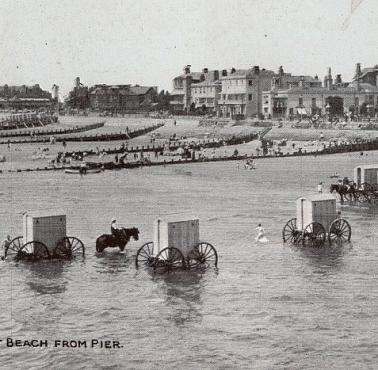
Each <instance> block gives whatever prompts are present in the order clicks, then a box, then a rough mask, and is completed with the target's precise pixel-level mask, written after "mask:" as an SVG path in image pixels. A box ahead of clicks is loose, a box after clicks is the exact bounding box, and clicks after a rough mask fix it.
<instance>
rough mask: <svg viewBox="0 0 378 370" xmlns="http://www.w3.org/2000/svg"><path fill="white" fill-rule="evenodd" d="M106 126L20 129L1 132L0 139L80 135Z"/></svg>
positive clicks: (103, 123)
mask: <svg viewBox="0 0 378 370" xmlns="http://www.w3.org/2000/svg"><path fill="white" fill-rule="evenodd" d="M104 125H105V121H103V122H96V123H91V124H89V125H83V126H74V127H65V128H53V129H52V128H49V129H46V130H41V129H34V130H31V129H28V130H25V129H19V130H17V131H13V132H9V131H6V132H2V131H0V138H3V137H20V136H22V137H25V136H29V137H34V136H43V135H53V136H55V135H63V134H73V133H78V132H85V131H90V130H94V129H96V128H100V127H103V126H104ZM11 142H15V141H12V140H11Z"/></svg>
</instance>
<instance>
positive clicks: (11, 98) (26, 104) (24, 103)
mask: <svg viewBox="0 0 378 370" xmlns="http://www.w3.org/2000/svg"><path fill="white" fill-rule="evenodd" d="M51 106H52V95H51V93H50V92H49V91H46V90H42V89H41V87H40V86H39V85H38V84H36V85H33V86H26V85H21V86H8V85H3V86H0V109H16V110H24V109H29V110H36V109H50V108H51Z"/></svg>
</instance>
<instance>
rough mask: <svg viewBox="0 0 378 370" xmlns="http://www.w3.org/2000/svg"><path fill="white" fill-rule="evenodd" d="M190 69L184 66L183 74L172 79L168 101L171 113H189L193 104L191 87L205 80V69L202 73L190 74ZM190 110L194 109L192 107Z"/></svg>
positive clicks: (188, 66)
mask: <svg viewBox="0 0 378 370" xmlns="http://www.w3.org/2000/svg"><path fill="white" fill-rule="evenodd" d="M190 69H191V66H190V65H186V66H185V67H184V71H183V74H181V75H179V76H177V77H175V78H174V79H173V82H172V84H173V89H172V92H171V101H170V107H171V110H172V112H173V113H176V114H180V113H189V112H190V108H191V106H192V103H193V101H192V85H194V84H197V83H200V82H204V81H205V80H206V77H205V73H204V71H205V69H204V70H203V71H202V72H191V70H190ZM207 74H208V71H207ZM197 91H198V90H197ZM192 108H194V107H193V106H192Z"/></svg>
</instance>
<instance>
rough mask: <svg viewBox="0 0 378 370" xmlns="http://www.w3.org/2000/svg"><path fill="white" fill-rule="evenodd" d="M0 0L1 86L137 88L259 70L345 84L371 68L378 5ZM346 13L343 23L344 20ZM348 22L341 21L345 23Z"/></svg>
mask: <svg viewBox="0 0 378 370" xmlns="http://www.w3.org/2000/svg"><path fill="white" fill-rule="evenodd" d="M350 14H351V0H190V1H188V0H186V1H183V0H161V1H157V0H148V1H147V0H132V1H130V0H104V1H100V0H80V1H78V0H73V1H71V0H46V1H41V0H33V1H30V0H24V1H19V0H0V34H1V36H0V42H1V45H0V50H1V52H0V85H3V84H5V83H7V84H8V85H17V84H26V85H30V84H36V83H39V84H40V85H41V87H43V88H44V89H48V90H50V89H51V86H52V84H54V83H55V84H57V85H59V86H60V89H61V95H62V96H64V95H66V94H67V93H68V91H69V90H70V89H71V88H72V86H73V82H74V79H75V77H78V76H79V77H80V78H81V81H82V83H84V84H85V85H93V84H96V83H106V84H139V85H148V86H158V87H159V89H168V90H171V85H172V79H173V78H174V77H175V76H177V75H179V74H181V73H182V70H183V67H184V66H185V65H187V64H190V65H191V66H192V70H193V71H200V70H202V69H203V68H205V67H207V68H209V69H230V68H232V67H235V68H250V67H251V66H254V65H259V66H260V68H266V69H272V70H274V71H277V70H278V67H279V66H280V65H282V66H283V67H284V70H285V72H291V73H293V74H296V75H315V74H318V75H319V77H321V78H323V77H324V75H325V74H326V73H327V69H328V67H332V73H333V74H334V75H335V74H336V73H340V74H342V77H343V80H346V81H348V80H350V79H351V78H352V77H353V74H354V71H355V64H356V63H357V62H360V63H361V65H362V68H364V67H368V66H374V65H376V64H378V48H377V34H378V32H377V31H378V22H377V19H378V1H376V0H363V1H362V2H361V4H360V5H359V6H358V7H357V9H356V10H355V11H354V12H353V14H352V15H351V16H350ZM349 16H350V18H348V17H349ZM346 20H348V21H346Z"/></svg>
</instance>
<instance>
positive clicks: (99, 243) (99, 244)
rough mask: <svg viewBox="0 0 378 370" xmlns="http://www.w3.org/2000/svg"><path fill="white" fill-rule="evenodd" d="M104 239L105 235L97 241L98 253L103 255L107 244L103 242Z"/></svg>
mask: <svg viewBox="0 0 378 370" xmlns="http://www.w3.org/2000/svg"><path fill="white" fill-rule="evenodd" d="M103 237H104V235H101V236H99V237H98V238H97V239H96V251H97V252H99V253H102V252H103V251H104V249H105V247H106V245H105V243H104V242H103V241H102V239H104V238H103Z"/></svg>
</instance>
